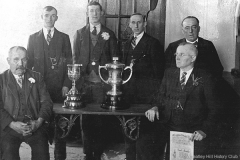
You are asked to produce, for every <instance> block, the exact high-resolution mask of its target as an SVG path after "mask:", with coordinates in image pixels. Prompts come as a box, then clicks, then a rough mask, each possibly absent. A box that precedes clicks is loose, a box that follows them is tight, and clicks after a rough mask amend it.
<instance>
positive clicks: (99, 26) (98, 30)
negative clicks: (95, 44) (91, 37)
mask: <svg viewBox="0 0 240 160" xmlns="http://www.w3.org/2000/svg"><path fill="white" fill-rule="evenodd" d="M93 27H94V25H92V24H91V23H90V32H92V31H93V29H94V28H93ZM95 27H96V30H97V34H98V33H99V32H100V30H101V23H99V24H98V25H96V26H95Z"/></svg>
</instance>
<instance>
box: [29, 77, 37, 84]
mask: <svg viewBox="0 0 240 160" xmlns="http://www.w3.org/2000/svg"><path fill="white" fill-rule="evenodd" d="M28 80H29V81H30V83H35V82H36V81H35V79H34V78H32V77H31V78H28Z"/></svg>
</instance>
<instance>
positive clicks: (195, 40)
mask: <svg viewBox="0 0 240 160" xmlns="http://www.w3.org/2000/svg"><path fill="white" fill-rule="evenodd" d="M186 42H187V43H191V44H194V43H195V42H198V38H197V39H196V40H195V41H193V42H191V41H189V40H187V39H186Z"/></svg>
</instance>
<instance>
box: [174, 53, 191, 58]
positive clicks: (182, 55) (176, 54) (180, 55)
mask: <svg viewBox="0 0 240 160" xmlns="http://www.w3.org/2000/svg"><path fill="white" fill-rule="evenodd" d="M174 55H175V56H178V57H185V56H190V55H189V54H185V53H175V54H174Z"/></svg>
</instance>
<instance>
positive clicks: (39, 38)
mask: <svg viewBox="0 0 240 160" xmlns="http://www.w3.org/2000/svg"><path fill="white" fill-rule="evenodd" d="M44 41H46V40H45V37H44V34H43V30H40V31H39V32H38V34H37V37H36V41H35V42H37V43H36V44H35V46H36V48H37V49H36V52H35V53H37V54H39V55H37V57H39V64H44V58H45V56H44V55H45V54H44V47H43V43H44ZM39 69H41V70H40V71H39V72H40V73H42V74H43V75H45V73H44V67H40V68H39Z"/></svg>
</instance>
